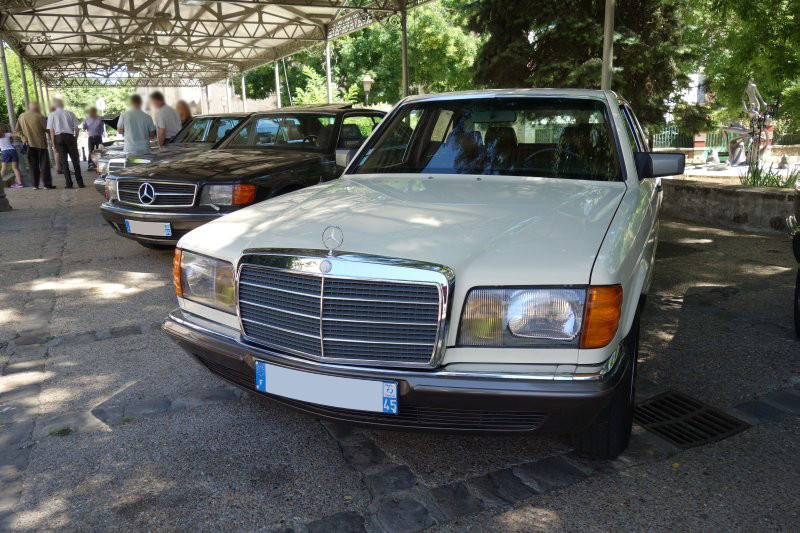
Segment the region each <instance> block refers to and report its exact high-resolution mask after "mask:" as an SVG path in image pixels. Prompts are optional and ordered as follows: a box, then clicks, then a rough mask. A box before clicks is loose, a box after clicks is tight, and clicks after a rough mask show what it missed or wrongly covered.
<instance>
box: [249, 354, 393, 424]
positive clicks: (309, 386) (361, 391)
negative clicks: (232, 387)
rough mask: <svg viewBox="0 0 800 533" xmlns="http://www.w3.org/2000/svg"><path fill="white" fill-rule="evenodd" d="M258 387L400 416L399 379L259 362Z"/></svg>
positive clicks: (316, 401)
mask: <svg viewBox="0 0 800 533" xmlns="http://www.w3.org/2000/svg"><path fill="white" fill-rule="evenodd" d="M256 390H257V391H259V392H264V393H267V394H274V395H276V396H282V397H284V398H290V399H292V400H298V401H301V402H308V403H313V404H317V405H325V406H327V407H338V408H341V409H353V410H356V411H371V412H374V413H387V414H392V415H396V414H397V412H398V406H397V382H394V381H379V380H372V379H360V378H350V377H345V376H332V375H328V374H317V373H315V372H305V371H303V370H296V369H293V368H287V367H284V366H279V365H273V364H270V363H267V362H265V361H256Z"/></svg>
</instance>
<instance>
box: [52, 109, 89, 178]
mask: <svg viewBox="0 0 800 533" xmlns="http://www.w3.org/2000/svg"><path fill="white" fill-rule="evenodd" d="M53 105H54V106H55V111H53V112H52V113H50V115H48V117H47V129H49V130H50V138H51V139H52V141H53V146H55V148H56V150H58V159H59V160H60V161H61V171H62V172H63V173H64V179H65V180H66V182H67V186H66V188H67V189H71V188H72V176H71V175H70V173H69V161H68V160H67V155H69V158H70V159H72V167H73V168H74V169H75V181H77V182H78V187H80V188H83V187H85V185H84V184H83V176H82V175H81V157H80V155H79V154H78V132H79V131H80V127H81V122H80V120H78V117H76V116H75V113H73V112H72V111H67V110H66V109H64V101H63V100H61V99H59V98H56V99H55V100H53Z"/></svg>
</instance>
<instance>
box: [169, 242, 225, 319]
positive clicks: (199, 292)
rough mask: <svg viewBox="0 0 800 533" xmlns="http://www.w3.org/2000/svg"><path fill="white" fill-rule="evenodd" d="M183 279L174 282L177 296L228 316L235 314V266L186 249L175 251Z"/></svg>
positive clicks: (179, 273)
mask: <svg viewBox="0 0 800 533" xmlns="http://www.w3.org/2000/svg"><path fill="white" fill-rule="evenodd" d="M175 257H176V260H177V261H176V262H178V261H179V264H180V269H179V272H177V274H178V275H179V276H180V278H179V279H178V280H176V283H175V289H176V292H177V293H178V296H182V297H183V298H186V299H187V300H192V301H193V302H197V303H199V304H203V305H207V306H209V307H213V308H215V309H219V310H220V311H225V312H226V313H232V314H235V313H236V288H235V285H234V274H233V265H232V264H230V263H228V262H227V261H220V260H219V259H214V258H212V257H207V256H205V255H199V254H195V253H192V252H187V251H186V250H180V249H176V250H175Z"/></svg>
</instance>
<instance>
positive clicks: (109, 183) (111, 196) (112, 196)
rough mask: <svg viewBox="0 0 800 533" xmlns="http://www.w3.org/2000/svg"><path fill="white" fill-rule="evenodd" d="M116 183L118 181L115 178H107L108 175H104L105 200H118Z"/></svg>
mask: <svg viewBox="0 0 800 533" xmlns="http://www.w3.org/2000/svg"><path fill="white" fill-rule="evenodd" d="M118 183H119V182H118V181H117V180H113V179H111V178H109V177H108V176H106V181H105V189H106V190H105V196H106V200H119V196H118V195H117V185H118Z"/></svg>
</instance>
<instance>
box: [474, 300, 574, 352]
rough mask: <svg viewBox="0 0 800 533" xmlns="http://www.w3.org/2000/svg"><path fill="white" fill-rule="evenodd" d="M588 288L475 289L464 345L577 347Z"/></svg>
mask: <svg viewBox="0 0 800 533" xmlns="http://www.w3.org/2000/svg"><path fill="white" fill-rule="evenodd" d="M585 299H586V290H585V289H581V288H578V289H575V288H542V289H510V288H509V289H475V290H473V291H471V292H470V293H469V296H468V297H467V302H466V304H465V306H464V312H463V317H462V320H461V333H460V335H459V344H460V345H462V346H544V345H555V346H576V345H577V342H578V337H579V335H580V332H581V324H582V321H583V305H584V301H585Z"/></svg>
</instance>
